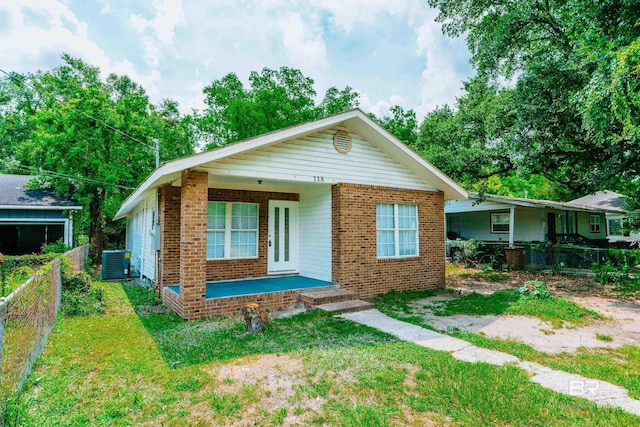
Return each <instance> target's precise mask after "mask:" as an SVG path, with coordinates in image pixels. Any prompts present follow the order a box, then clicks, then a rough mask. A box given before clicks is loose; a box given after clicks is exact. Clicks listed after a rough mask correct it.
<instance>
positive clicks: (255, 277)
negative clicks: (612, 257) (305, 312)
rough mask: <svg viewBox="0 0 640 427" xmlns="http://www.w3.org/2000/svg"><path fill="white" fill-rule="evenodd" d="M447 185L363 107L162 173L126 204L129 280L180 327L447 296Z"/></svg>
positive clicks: (458, 192)
mask: <svg viewBox="0 0 640 427" xmlns="http://www.w3.org/2000/svg"><path fill="white" fill-rule="evenodd" d="M466 197H467V194H466V192H465V191H464V190H463V189H462V188H461V187H460V186H459V185H458V184H456V183H455V182H454V181H452V180H451V179H450V178H449V177H447V176H446V175H445V174H444V173H442V172H441V171H440V170H438V169H437V168H436V167H434V166H433V165H431V164H430V163H429V162H427V161H425V160H424V159H422V158H421V157H420V156H419V155H418V154H416V153H415V152H413V151H412V150H410V149H409V148H407V146H406V145H405V144H403V143H402V142H401V141H399V140H398V139H396V138H395V137H394V136H393V135H391V134H390V133H389V132H387V131H386V130H385V129H384V128H382V127H381V126H380V125H378V124H377V123H376V122H374V121H373V120H372V119H371V118H370V117H368V116H367V115H366V114H365V113H364V112H363V111H361V110H360V109H354V110H350V111H346V112H344V113H340V114H336V115H333V116H330V117H326V118H323V119H320V120H316V121H313V122H309V123H304V124H301V125H297V126H292V127H289V128H285V129H282V130H278V131H275V132H271V133H267V134H264V135H260V136H257V137H254V138H250V139H247V140H244V141H240V142H237V143H234V144H229V145H226V146H223V147H221V148H218V149H215V150H210V151H205V152H202V153H198V154H195V155H192V156H188V157H185V158H181V159H177V160H173V161H170V162H167V163H165V164H163V165H162V166H160V167H159V168H158V169H156V170H155V171H154V172H153V173H152V174H151V175H150V176H149V177H148V178H146V179H145V180H144V181H143V182H142V183H141V184H140V186H139V187H138V188H137V189H136V190H135V191H134V192H133V193H132V194H131V195H130V196H129V197H128V198H127V199H126V200H125V201H124V203H123V204H122V206H121V207H120V209H119V211H118V212H117V213H116V216H115V218H116V219H118V218H125V217H126V218H127V229H128V232H127V249H129V250H131V259H132V269H133V270H134V271H136V272H137V273H138V274H139V275H140V276H142V277H147V278H148V279H150V280H153V281H156V282H157V283H158V286H159V288H160V293H161V296H162V300H163V301H164V303H165V304H166V305H167V306H168V307H170V308H171V309H172V310H174V311H176V312H177V313H178V314H179V315H180V316H182V317H183V318H186V319H195V318H198V317H205V316H215V315H220V314H230V313H234V312H238V311H239V310H240V309H241V308H242V307H243V306H244V305H245V304H247V303H251V302H258V303H260V304H261V306H262V307H263V308H268V309H277V308H281V307H287V306H290V305H293V304H295V303H297V302H298V299H299V294H300V292H301V290H304V289H309V288H313V289H316V288H322V287H323V286H333V287H335V286H339V287H340V288H341V289H346V290H351V291H354V292H356V293H357V294H358V295H359V297H361V298H371V297H374V296H375V295H378V294H381V293H386V292H388V291H390V290H392V289H395V290H408V289H426V288H438V287H443V286H444V263H445V260H444V253H443V247H444V201H445V200H450V199H459V198H466Z"/></svg>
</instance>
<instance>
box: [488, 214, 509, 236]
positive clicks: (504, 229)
mask: <svg viewBox="0 0 640 427" xmlns="http://www.w3.org/2000/svg"><path fill="white" fill-rule="evenodd" d="M509 226H510V224H509V213H508V212H505V213H502V212H499V213H492V214H491V232H492V233H504V234H507V233H509Z"/></svg>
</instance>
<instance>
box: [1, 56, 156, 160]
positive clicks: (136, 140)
mask: <svg viewBox="0 0 640 427" xmlns="http://www.w3.org/2000/svg"><path fill="white" fill-rule="evenodd" d="M0 72H2V73H3V74H5V75H6V76H7V77H9V78H10V79H11V80H13V81H17V82H18V83H20V84H22V85H24V86H27V87H29V88H30V89H31V90H33V91H35V92H39V91H38V89H36V88H35V87H34V86H33V85H32V84H30V83H28V82H27V81H26V80H25V79H24V78H22V76H21V78H18V77H16V76H15V74H10V73H7V72H6V71H5V70H3V69H2V68H0ZM40 91H41V92H42V93H44V94H45V95H47V96H49V98H51V99H53V100H54V101H56V102H57V103H58V104H60V105H62V106H63V107H68V108H71V109H72V110H74V111H76V112H78V113H80V114H82V115H83V116H85V117H88V118H89V119H91V120H94V121H95V122H97V123H100V124H101V125H103V126H105V127H107V128H109V129H111V130H112V131H114V132H116V133H118V134H120V135H122V136H124V137H127V138H129V139H131V140H132V141H135V142H138V143H140V144H142V145H145V146H147V147H149V148H152V149H154V150H156V147H155V146H154V145H151V144H149V143H147V142H144V141H142V140H141V139H138V138H136V137H134V136H131V135H129V134H128V133H126V132H123V131H121V130H120V129H118V128H115V127H113V126H111V125H110V124H109V123H106V122H103V121H102V120H100V119H98V118H96V117H93V116H92V115H90V114H88V113H85V112H84V111H82V110H80V109H78V108H76V107H74V106H73V105H65V104H64V103H63V102H62V101H61V100H59V99H58V98H56V97H55V96H54V95H52V94H50V93H49V92H47V91H45V90H44V89H41V90H40Z"/></svg>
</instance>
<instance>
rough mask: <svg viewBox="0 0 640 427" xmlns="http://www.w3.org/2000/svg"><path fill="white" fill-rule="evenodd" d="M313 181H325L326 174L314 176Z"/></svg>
mask: <svg viewBox="0 0 640 427" xmlns="http://www.w3.org/2000/svg"><path fill="white" fill-rule="evenodd" d="M313 182H324V176H314V177H313Z"/></svg>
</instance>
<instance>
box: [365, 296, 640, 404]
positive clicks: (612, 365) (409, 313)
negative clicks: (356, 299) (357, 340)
mask: <svg viewBox="0 0 640 427" xmlns="http://www.w3.org/2000/svg"><path fill="white" fill-rule="evenodd" d="M434 295H437V292H434V291H431V290H428V291H411V292H392V293H389V294H387V295H384V296H381V297H379V298H377V299H376V307H377V308H378V309H380V310H381V311H383V312H384V313H386V314H388V315H389V316H392V317H395V318H397V319H400V320H404V321H406V322H410V323H413V324H416V325H419V326H422V327H425V328H432V327H431V325H429V324H428V323H426V322H425V320H424V318H423V317H422V316H420V315H419V314H418V313H416V310H415V307H416V305H415V302H416V301H418V300H421V299H423V298H428V297H432V296H434ZM423 308H428V309H430V310H432V311H433V312H434V314H436V315H440V316H453V315H456V314H468V315H485V314H493V315H500V314H512V315H525V316H533V317H538V318H539V319H541V320H544V321H546V322H549V323H551V324H552V325H553V326H554V327H561V326H562V325H563V324H566V325H568V326H569V327H579V326H583V325H586V324H589V323H590V322H592V321H594V320H596V319H599V318H600V316H599V314H598V313H596V312H594V311H592V310H589V309H586V308H584V307H581V306H580V305H578V304H575V303H573V302H571V301H569V300H567V299H566V298H563V297H554V298H551V299H542V300H537V299H530V298H518V297H517V295H516V294H515V293H514V292H513V291H498V292H494V293H493V294H491V295H487V296H484V295H480V294H477V293H471V294H468V295H465V296H463V297H459V298H456V299H451V300H446V301H436V302H433V303H431V304H428V305H423ZM451 335H452V336H455V337H457V338H461V339H464V340H467V341H469V342H471V343H473V344H475V345H477V346H478V347H485V348H489V349H493V350H499V351H502V352H505V353H509V354H513V355H514V356H516V357H519V358H520V359H522V360H528V361H532V362H538V363H540V364H542V365H545V366H548V367H550V368H553V369H558V370H563V371H566V372H572V373H576V374H580V375H584V376H586V377H589V378H597V379H601V380H605V381H609V382H611V383H613V384H618V385H620V386H622V387H624V388H626V389H627V390H628V391H629V395H630V396H631V397H633V398H635V399H640V347H635V346H631V345H625V346H622V347H619V348H599V349H587V348H582V349H579V351H578V352H577V353H575V354H569V353H561V354H549V353H544V352H541V351H538V350H536V349H534V348H533V347H531V346H529V345H527V344H523V343H521V342H518V341H514V340H501V339H494V338H488V337H486V336H484V335H481V334H477V333H472V332H461V331H456V332H452V333H451ZM607 338H608V339H609V340H610V339H611V337H607V336H602V337H601V338H600V339H601V340H603V341H607Z"/></svg>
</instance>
